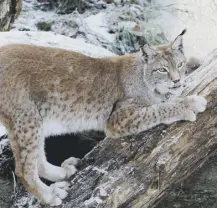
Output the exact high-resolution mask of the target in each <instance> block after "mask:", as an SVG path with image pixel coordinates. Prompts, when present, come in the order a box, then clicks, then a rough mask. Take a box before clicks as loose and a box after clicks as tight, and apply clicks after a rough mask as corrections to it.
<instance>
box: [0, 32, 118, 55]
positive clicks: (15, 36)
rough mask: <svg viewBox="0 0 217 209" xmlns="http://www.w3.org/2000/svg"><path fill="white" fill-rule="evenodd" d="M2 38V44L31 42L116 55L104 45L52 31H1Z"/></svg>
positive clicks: (98, 53)
mask: <svg viewBox="0 0 217 209" xmlns="http://www.w3.org/2000/svg"><path fill="white" fill-rule="evenodd" d="M0 40H1V42H0V46H4V45H7V44H30V45H38V46H48V47H55V48H62V49H67V50H72V51H76V52H80V53H83V54H86V55H88V56H91V57H106V56H112V55H114V54H113V53H111V52H110V51H108V50H106V49H104V48H102V47H98V46H94V45H92V44H88V43H86V42H84V41H83V40H78V39H72V38H69V37H66V36H63V35H57V34H54V33H52V32H21V31H13V32H4V33H0Z"/></svg>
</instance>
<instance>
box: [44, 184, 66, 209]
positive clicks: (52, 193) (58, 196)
mask: <svg viewBox="0 0 217 209" xmlns="http://www.w3.org/2000/svg"><path fill="white" fill-rule="evenodd" d="M69 185H70V184H69V183H68V182H65V181H64V182H57V183H54V184H51V185H50V187H49V192H46V194H44V203H45V204H48V205H50V206H58V205H61V204H62V200H63V199H65V198H66V197H67V195H68V192H67V190H68V189H69Z"/></svg>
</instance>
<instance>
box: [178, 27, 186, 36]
mask: <svg viewBox="0 0 217 209" xmlns="http://www.w3.org/2000/svg"><path fill="white" fill-rule="evenodd" d="M186 32H187V29H186V28H185V29H184V30H183V31H182V32H181V33H180V34H179V36H183V35H184V34H185V33H186Z"/></svg>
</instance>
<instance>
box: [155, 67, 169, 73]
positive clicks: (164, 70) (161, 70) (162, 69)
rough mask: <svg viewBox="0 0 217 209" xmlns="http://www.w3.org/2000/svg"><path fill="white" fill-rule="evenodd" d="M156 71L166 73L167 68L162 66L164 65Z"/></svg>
mask: <svg viewBox="0 0 217 209" xmlns="http://www.w3.org/2000/svg"><path fill="white" fill-rule="evenodd" d="M157 71H158V72H160V73H168V70H167V69H166V68H164V67H162V68H158V69H157Z"/></svg>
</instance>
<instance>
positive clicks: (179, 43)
mask: <svg viewBox="0 0 217 209" xmlns="http://www.w3.org/2000/svg"><path fill="white" fill-rule="evenodd" d="M186 31H187V30H186V29H184V30H183V31H182V32H181V33H180V34H179V35H178V36H177V37H176V38H175V40H174V41H173V43H172V49H174V50H179V51H180V52H181V53H182V54H184V52H183V43H182V42H183V41H182V36H183V35H184V34H185V33H186Z"/></svg>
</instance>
